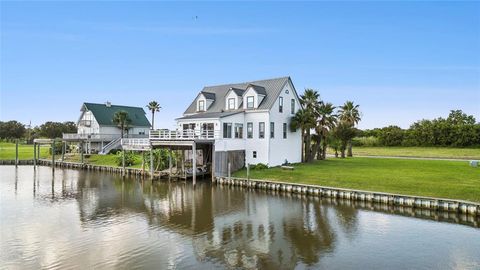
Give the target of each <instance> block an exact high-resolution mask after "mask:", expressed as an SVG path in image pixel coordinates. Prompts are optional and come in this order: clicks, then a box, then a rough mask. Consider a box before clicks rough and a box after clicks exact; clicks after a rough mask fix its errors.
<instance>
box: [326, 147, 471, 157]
mask: <svg viewBox="0 0 480 270" xmlns="http://www.w3.org/2000/svg"><path fill="white" fill-rule="evenodd" d="M328 153H329V154H333V153H334V152H333V151H332V150H331V149H329V152H328ZM353 155H359V156H396V157H427V158H457V159H480V148H448V147H393V146H390V147H363V146H354V147H353Z"/></svg>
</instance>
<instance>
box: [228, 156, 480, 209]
mask: <svg viewBox="0 0 480 270" xmlns="http://www.w3.org/2000/svg"><path fill="white" fill-rule="evenodd" d="M294 167H295V169H294V170H292V171H289V170H282V169H281V168H279V167H276V168H270V169H265V170H251V171H250V173H251V174H250V178H252V179H268V180H277V181H284V182H292V183H302V184H315V185H322V186H331V187H340V188H351V189H360V190H368V191H378V192H390V193H400V194H406V195H417V196H430V197H441V198H450V199H461V200H469V201H475V202H480V168H474V167H470V166H469V164H468V162H466V161H465V162H463V161H443V160H409V159H388V158H384V159H382V158H360V157H354V158H347V159H336V158H331V159H327V160H325V161H315V162H313V163H311V164H297V165H294ZM234 176H237V177H246V170H241V171H239V172H236V173H235V174H234Z"/></svg>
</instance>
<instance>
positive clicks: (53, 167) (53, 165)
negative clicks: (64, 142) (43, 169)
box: [52, 140, 55, 170]
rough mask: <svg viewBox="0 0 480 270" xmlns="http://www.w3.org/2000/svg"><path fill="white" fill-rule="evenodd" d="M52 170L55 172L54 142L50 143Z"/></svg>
mask: <svg viewBox="0 0 480 270" xmlns="http://www.w3.org/2000/svg"><path fill="white" fill-rule="evenodd" d="M52 170H55V140H53V141H52Z"/></svg>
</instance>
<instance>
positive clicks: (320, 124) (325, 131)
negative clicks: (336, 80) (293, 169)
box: [290, 89, 361, 162]
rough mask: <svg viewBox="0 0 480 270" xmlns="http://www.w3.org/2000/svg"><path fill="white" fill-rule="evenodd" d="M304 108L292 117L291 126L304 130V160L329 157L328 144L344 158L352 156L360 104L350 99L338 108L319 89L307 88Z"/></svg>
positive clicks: (302, 131) (303, 97)
mask: <svg viewBox="0 0 480 270" xmlns="http://www.w3.org/2000/svg"><path fill="white" fill-rule="evenodd" d="M300 103H301V104H302V108H301V109H300V110H298V111H297V113H296V114H295V115H294V117H293V118H292V121H291V124H290V128H291V129H292V130H296V129H297V128H300V129H301V134H302V135H301V137H302V162H311V161H313V160H314V159H315V158H316V159H317V160H323V159H326V155H327V147H329V146H330V147H331V148H333V149H334V150H335V156H336V157H338V151H340V153H341V157H342V158H344V157H345V152H346V151H347V156H352V139H353V138H354V137H355V136H356V134H357V129H356V128H355V125H356V124H358V122H359V121H360V120H361V117H360V111H359V105H355V104H354V102H353V101H347V102H345V103H344V104H343V105H341V106H338V107H335V106H334V105H333V104H332V103H330V102H325V101H323V100H322V99H321V98H320V94H319V93H318V91H316V90H314V89H305V92H304V93H303V95H301V96H300Z"/></svg>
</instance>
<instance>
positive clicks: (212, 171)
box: [210, 142, 215, 182]
mask: <svg viewBox="0 0 480 270" xmlns="http://www.w3.org/2000/svg"><path fill="white" fill-rule="evenodd" d="M210 170H211V175H212V182H214V181H215V142H214V143H212V168H210Z"/></svg>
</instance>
